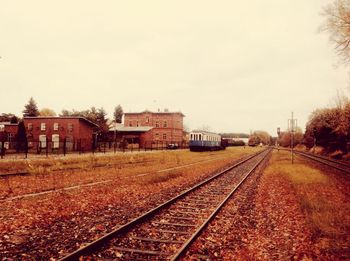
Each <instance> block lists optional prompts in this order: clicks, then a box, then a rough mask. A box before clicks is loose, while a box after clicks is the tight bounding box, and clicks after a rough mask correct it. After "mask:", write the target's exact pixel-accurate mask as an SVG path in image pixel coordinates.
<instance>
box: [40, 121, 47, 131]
mask: <svg viewBox="0 0 350 261" xmlns="http://www.w3.org/2000/svg"><path fill="white" fill-rule="evenodd" d="M40 130H42V131H45V130H46V123H45V122H42V123H40Z"/></svg>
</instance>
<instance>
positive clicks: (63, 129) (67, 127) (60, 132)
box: [23, 116, 98, 151]
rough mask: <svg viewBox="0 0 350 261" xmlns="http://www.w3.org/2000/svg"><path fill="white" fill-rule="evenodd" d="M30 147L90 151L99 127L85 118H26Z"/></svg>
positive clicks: (25, 123)
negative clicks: (63, 147)
mask: <svg viewBox="0 0 350 261" xmlns="http://www.w3.org/2000/svg"><path fill="white" fill-rule="evenodd" d="M23 121H24V125H25V128H26V134H27V140H28V146H29V147H33V146H36V145H37V146H39V147H40V148H47V147H48V148H49V149H60V148H61V147H62V146H65V147H66V149H67V150H79V151H88V150H91V149H92V146H93V144H94V141H95V132H96V130H97V129H98V125H96V124H95V123H93V122H91V121H89V120H87V119H86V118H83V117H53V116H47V117H24V119H23Z"/></svg>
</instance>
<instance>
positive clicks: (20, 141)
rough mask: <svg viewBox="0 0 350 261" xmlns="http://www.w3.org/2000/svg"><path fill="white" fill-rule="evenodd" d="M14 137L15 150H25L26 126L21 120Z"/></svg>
mask: <svg viewBox="0 0 350 261" xmlns="http://www.w3.org/2000/svg"><path fill="white" fill-rule="evenodd" d="M16 139H17V152H18V151H23V150H25V148H26V143H27V134H26V127H25V126H24V122H23V120H22V121H20V122H19V123H18V129H17V136H16Z"/></svg>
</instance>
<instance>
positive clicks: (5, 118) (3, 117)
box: [0, 113, 18, 123]
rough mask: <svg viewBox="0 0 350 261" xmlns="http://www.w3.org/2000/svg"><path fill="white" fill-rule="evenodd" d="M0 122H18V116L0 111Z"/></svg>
mask: <svg viewBox="0 0 350 261" xmlns="http://www.w3.org/2000/svg"><path fill="white" fill-rule="evenodd" d="M0 122H10V123H18V117H17V116H16V115H14V114H12V113H1V114H0Z"/></svg>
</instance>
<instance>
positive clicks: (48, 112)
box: [39, 108, 56, 116]
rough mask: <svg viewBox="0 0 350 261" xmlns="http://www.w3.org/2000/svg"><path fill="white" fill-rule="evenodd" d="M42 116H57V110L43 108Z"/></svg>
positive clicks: (40, 112)
mask: <svg viewBox="0 0 350 261" xmlns="http://www.w3.org/2000/svg"><path fill="white" fill-rule="evenodd" d="M39 114H40V116H56V112H55V111H54V110H52V109H49V108H42V109H41V110H40V111H39Z"/></svg>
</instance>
